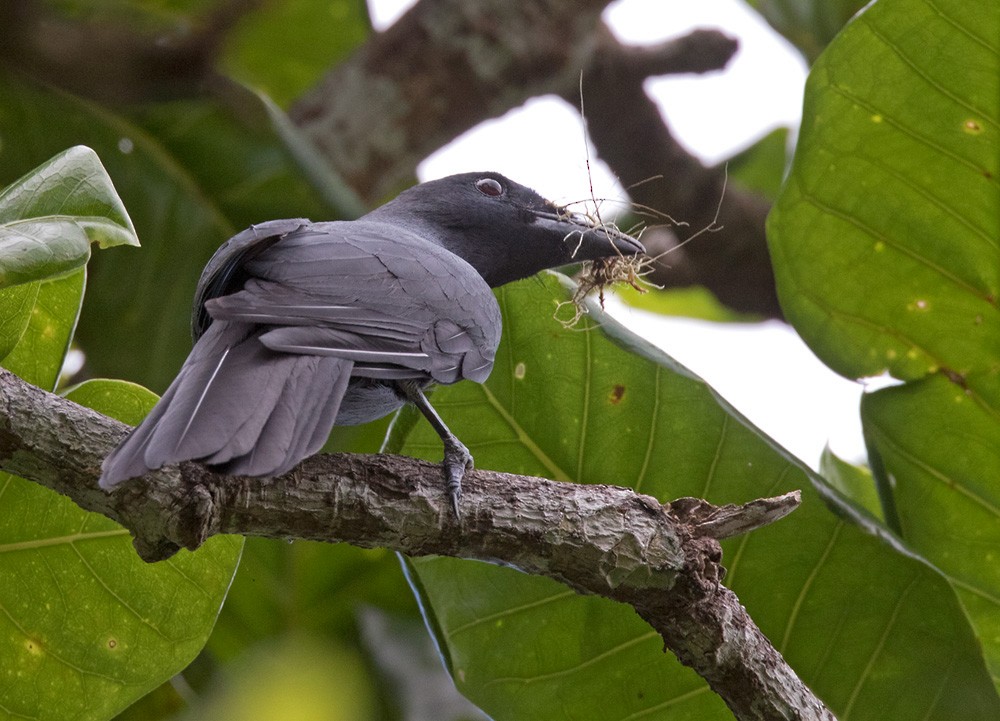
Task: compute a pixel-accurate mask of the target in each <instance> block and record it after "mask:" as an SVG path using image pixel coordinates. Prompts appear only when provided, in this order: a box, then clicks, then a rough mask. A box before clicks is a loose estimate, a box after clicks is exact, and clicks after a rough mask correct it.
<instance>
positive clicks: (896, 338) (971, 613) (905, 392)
mask: <svg viewBox="0 0 1000 721" xmlns="http://www.w3.org/2000/svg"><path fill="white" fill-rule="evenodd" d="M998 38H1000V6H997V5H996V4H969V3H964V2H961V1H959V0H944V1H939V2H936V3H934V4H928V3H925V2H920V1H917V0H892V1H890V0H883V2H879V3H876V4H875V5H874V6H873V7H871V8H870V9H869V10H868V11H867V12H865V13H864V14H863V15H861V16H860V17H859V18H858V19H857V20H855V21H854V22H853V23H852V24H851V25H850V26H849V27H848V28H847V29H846V30H845V31H844V32H843V33H841V35H839V36H838V38H837V40H836V42H834V43H833V44H832V45H831V46H830V48H829V49H828V50H827V52H826V53H824V54H823V56H822V57H820V59H819V60H818V61H817V62H816V65H815V66H814V68H813V72H812V74H811V75H810V79H809V84H808V87H807V94H806V107H805V120H804V123H803V127H802V134H801V138H800V143H799V151H798V153H797V154H796V159H795V164H794V166H793V168H792V171H791V176H790V178H789V182H788V185H787V186H786V188H785V191H784V193H783V195H782V197H781V198H780V199H779V201H778V204H777V205H776V207H775V209H774V211H773V213H772V215H771V217H770V222H769V236H770V239H771V248H772V252H773V255H774V260H775V270H776V273H777V277H778V282H779V288H778V289H779V294H780V296H781V298H782V303H783V306H784V308H785V310H786V312H787V315H788V317H789V319H790V320H791V321H792V322H793V324H794V325H795V327H796V328H797V329H798V330H799V332H800V333H801V334H802V336H803V338H805V339H806V341H807V342H808V343H809V344H810V346H811V347H812V349H813V350H814V351H815V352H816V354H817V355H819V356H820V357H821V358H822V359H823V360H825V361H826V362H827V363H828V364H829V365H830V366H831V367H832V368H834V369H835V370H837V371H838V372H840V373H842V374H844V375H846V376H848V377H854V378H860V377H863V376H870V375H877V374H879V373H882V372H888V373H890V374H891V375H893V376H894V377H896V378H899V379H901V380H904V381H907V382H906V383H905V384H903V385H901V386H897V387H892V388H886V389H883V390H880V391H877V392H874V393H870V394H868V395H866V396H865V398H864V401H863V403H862V409H861V415H862V421H863V423H864V426H865V433H866V438H867V439H868V444H869V452H870V454H871V456H872V459H871V460H872V468H873V470H874V471H875V475H876V481H877V482H878V485H879V489H880V493H881V494H882V499H883V502H884V506H883V509H884V511H885V513H886V517H887V518H891V519H893V527H894V528H895V530H897V531H898V532H899V533H900V534H901V536H902V538H903V540H904V541H905V542H906V544H907V546H908V547H909V548H910V549H913V550H914V551H916V552H918V553H920V554H921V555H922V556H923V557H925V558H927V559H928V560H930V561H931V562H933V563H934V564H935V566H936V567H937V568H939V569H941V571H942V572H943V573H944V574H945V575H946V576H947V578H948V579H949V581H950V583H951V585H952V587H953V589H954V593H955V594H956V595H957V598H958V599H959V600H960V602H961V603H962V608H963V610H964V612H965V613H966V614H967V616H968V619H969V622H970V624H971V627H972V629H973V632H974V633H975V635H976V639H977V642H978V643H979V644H981V645H982V649H983V655H984V657H985V659H986V662H987V664H988V667H989V670H990V673H991V674H992V676H993V678H994V679H1000V623H998V619H1000V574H998V573H997V568H998V565H997V563H996V549H998V548H1000V535H998V528H1000V524H998V519H1000V485H998V484H997V478H998V477H1000V450H998V449H1000V444H998V441H1000V421H998V418H1000V377H998V376H1000V360H998V359H1000V353H998V351H1000V309H998V307H997V298H998V297H1000V265H998V264H997V251H998V239H1000V193H998V192H997V177H998V176H1000V154H998V152H997V148H998V147H1000V41H998ZM959 69H961V70H959Z"/></svg>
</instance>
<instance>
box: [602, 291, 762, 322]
mask: <svg viewBox="0 0 1000 721" xmlns="http://www.w3.org/2000/svg"><path fill="white" fill-rule="evenodd" d="M615 295H617V296H618V298H620V299H621V300H622V301H623V302H624V303H625V304H627V305H630V306H632V307H633V308H638V309H640V310H646V311H649V312H650V313H659V314H660V315H672V316H680V317H684V318H697V319H699V320H711V321H715V322H718V323H748V322H752V321H754V320H756V318H754V317H752V316H747V315H741V314H739V313H736V312H735V311H733V310H730V309H729V308H727V307H726V306H724V305H722V303H720V302H719V300H718V299H717V298H716V297H715V295H713V294H712V292H711V291H709V290H706V289H705V288H702V287H699V286H692V287H690V288H669V289H666V290H658V289H656V288H650V289H648V290H647V292H645V293H639V292H638V291H635V290H633V289H631V288H625V287H622V288H616V289H615Z"/></svg>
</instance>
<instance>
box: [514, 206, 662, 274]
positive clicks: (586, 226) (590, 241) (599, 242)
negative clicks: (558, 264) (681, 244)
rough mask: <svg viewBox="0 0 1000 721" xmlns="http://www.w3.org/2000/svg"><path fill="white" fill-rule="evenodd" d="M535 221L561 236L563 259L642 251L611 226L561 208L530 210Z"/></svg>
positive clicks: (643, 249) (594, 258) (571, 261)
mask: <svg viewBox="0 0 1000 721" xmlns="http://www.w3.org/2000/svg"><path fill="white" fill-rule="evenodd" d="M532 212H533V214H534V216H535V217H536V218H537V220H536V221H535V223H536V224H537V225H539V226H540V227H542V228H545V229H547V230H551V231H552V232H553V233H562V234H563V235H564V236H565V238H564V239H563V243H564V244H565V251H566V262H567V263H573V262H575V261H584V260H597V259H598V258H610V257H614V256H616V255H623V256H632V255H639V254H642V253H645V252H646V249H645V248H644V247H643V246H642V243H640V242H639V241H638V240H636V239H635V238H633V237H632V236H630V235H626V234H625V233H622V232H621V231H620V230H618V229H617V228H615V227H613V226H600V225H595V224H594V223H593V222H592V221H591V220H590V219H589V218H587V217H586V216H583V215H580V214H578V213H571V212H569V211H567V210H563V209H561V208H556V209H554V210H553V211H552V212H548V211H540V210H535V211H532Z"/></svg>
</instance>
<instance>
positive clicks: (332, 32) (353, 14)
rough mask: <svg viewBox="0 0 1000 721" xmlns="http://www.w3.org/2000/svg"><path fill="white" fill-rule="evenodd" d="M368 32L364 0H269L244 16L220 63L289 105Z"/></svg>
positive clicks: (246, 81)
mask: <svg viewBox="0 0 1000 721" xmlns="http://www.w3.org/2000/svg"><path fill="white" fill-rule="evenodd" d="M370 31H371V21H370V20H369V19H368V5H367V3H366V2H364V0H272V2H268V3H266V4H264V5H261V6H260V7H259V8H258V9H257V10H256V11H255V12H252V13H247V14H246V15H245V16H244V17H243V18H242V20H241V21H240V23H239V24H238V26H237V27H236V30H235V32H234V33H233V34H232V36H231V37H230V38H229V42H228V43H227V47H226V52H225V54H224V55H223V57H222V65H223V68H224V69H225V70H226V71H228V72H229V73H230V74H232V76H233V77H235V78H237V79H238V80H241V81H242V82H245V83H247V84H248V85H250V86H252V87H254V88H258V89H260V90H263V91H264V92H265V93H267V94H268V95H269V96H270V97H271V98H273V99H274V100H275V102H277V103H278V105H280V106H282V107H288V106H289V105H291V103H292V101H293V100H295V99H296V98H297V97H298V96H299V95H301V94H302V93H303V92H304V91H306V90H308V89H309V88H311V87H312V86H313V85H315V84H316V83H317V82H318V81H319V79H320V78H321V77H322V76H323V74H324V73H326V72H327V71H329V70H330V68H331V67H332V66H333V65H335V64H336V63H337V62H338V61H339V60H341V59H343V58H344V57H345V56H346V55H347V54H348V53H350V52H351V51H352V50H354V49H355V48H356V47H358V46H359V45H360V44H361V43H362V42H364V40H365V39H366V38H367V37H368V33H369V32H370ZM276 58H280V62H276V61H275V59H276Z"/></svg>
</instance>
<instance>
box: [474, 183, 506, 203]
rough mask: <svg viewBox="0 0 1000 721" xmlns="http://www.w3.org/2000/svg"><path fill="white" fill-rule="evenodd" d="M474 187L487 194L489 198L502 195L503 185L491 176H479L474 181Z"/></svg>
mask: <svg viewBox="0 0 1000 721" xmlns="http://www.w3.org/2000/svg"><path fill="white" fill-rule="evenodd" d="M476 189H477V190H478V191H479V192H480V193H482V194H483V195H488V196H490V197H491V198H497V197H499V196H501V195H503V186H502V185H500V181H498V180H494V179H493V178H480V179H479V180H477V181H476Z"/></svg>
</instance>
